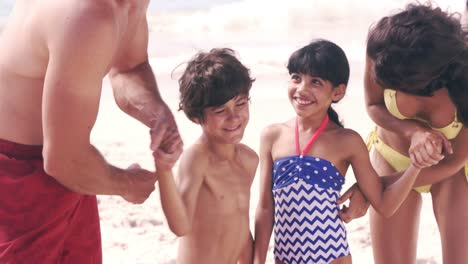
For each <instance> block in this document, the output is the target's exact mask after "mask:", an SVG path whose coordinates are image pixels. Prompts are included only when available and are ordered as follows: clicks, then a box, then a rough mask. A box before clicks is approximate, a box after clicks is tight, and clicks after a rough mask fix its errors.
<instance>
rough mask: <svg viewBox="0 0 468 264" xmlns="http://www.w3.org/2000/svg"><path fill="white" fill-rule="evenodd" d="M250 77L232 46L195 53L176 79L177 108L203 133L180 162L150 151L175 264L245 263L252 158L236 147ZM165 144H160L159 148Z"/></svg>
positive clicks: (249, 247) (246, 111)
mask: <svg viewBox="0 0 468 264" xmlns="http://www.w3.org/2000/svg"><path fill="white" fill-rule="evenodd" d="M253 81H254V80H253V79H252V78H251V77H250V74H249V70H248V69H247V68H246V67H245V66H244V65H242V63H241V62H240V61H239V60H238V59H237V58H236V57H235V53H234V51H233V50H231V49H213V50H211V51H210V52H200V53H198V54H197V55H195V57H194V58H192V60H191V61H189V63H188V65H187V68H186V69H185V71H184V74H183V75H182V77H181V78H180V79H179V85H180V104H179V106H180V109H181V110H183V111H184V113H185V114H186V116H187V117H188V118H189V119H190V120H191V121H193V122H195V123H197V124H199V125H200V126H201V128H202V134H201V136H200V137H199V138H198V139H197V140H196V142H195V143H194V144H193V145H192V146H190V147H189V148H188V149H186V150H185V151H184V153H183V155H182V158H181V160H180V165H179V170H178V182H177V184H176V183H175V181H174V179H173V177H172V173H171V168H172V166H173V164H174V160H175V159H173V158H172V157H171V154H170V153H169V154H168V153H163V152H162V151H161V152H157V153H156V154H155V155H156V157H155V158H156V161H157V162H156V166H157V168H158V174H159V188H160V194H161V204H162V207H163V210H164V213H165V215H166V218H167V220H168V224H169V227H170V229H171V231H172V232H174V233H175V234H176V235H177V236H180V237H181V238H180V241H179V250H178V254H177V263H179V264H185V263H205V264H210V263H216V264H218V263H226V264H234V263H251V262H252V249H253V240H252V235H251V232H250V228H249V200H250V187H251V184H252V181H253V178H254V176H255V171H256V169H257V165H258V156H257V154H256V153H255V152H254V151H253V150H252V149H250V148H249V147H248V146H246V145H244V144H241V143H240V141H241V139H242V137H243V134H244V130H245V127H246V126H247V123H248V121H249V91H250V88H251V86H252V82H253ZM163 147H164V144H163Z"/></svg>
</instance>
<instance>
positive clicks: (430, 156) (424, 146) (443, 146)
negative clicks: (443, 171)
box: [408, 128, 453, 168]
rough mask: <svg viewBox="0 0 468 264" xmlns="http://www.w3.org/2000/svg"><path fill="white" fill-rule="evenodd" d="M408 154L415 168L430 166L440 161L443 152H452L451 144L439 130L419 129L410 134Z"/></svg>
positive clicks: (443, 154)
mask: <svg viewBox="0 0 468 264" xmlns="http://www.w3.org/2000/svg"><path fill="white" fill-rule="evenodd" d="M410 139H411V145H410V148H409V150H408V154H409V156H410V158H411V161H412V163H413V165H414V166H416V167H417V168H425V167H430V166H432V165H436V164H437V163H439V161H441V160H442V159H443V158H444V157H445V154H452V153H453V149H452V144H451V143H450V141H448V139H447V138H446V137H445V136H444V135H443V134H442V133H440V132H439V131H436V130H433V129H430V128H427V129H419V130H417V131H416V132H414V133H413V134H412V135H411V138H410Z"/></svg>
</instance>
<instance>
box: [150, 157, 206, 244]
mask: <svg viewBox="0 0 468 264" xmlns="http://www.w3.org/2000/svg"><path fill="white" fill-rule="evenodd" d="M198 156H200V155H198ZM203 164H204V162H203V161H202V160H201V159H197V155H196V154H195V153H194V151H192V150H188V151H186V153H184V155H183V156H182V158H181V161H180V165H179V173H178V175H179V183H178V185H176V183H175V181H174V177H173V175H172V172H171V171H170V170H168V169H167V168H165V169H163V170H160V169H158V171H157V174H158V176H159V181H158V182H159V192H160V196H161V206H162V208H163V211H164V215H165V216H166V218H167V222H168V225H169V228H170V229H171V231H172V232H173V233H174V234H175V235H177V236H184V235H186V234H188V233H190V231H191V229H192V223H193V215H194V212H195V206H196V202H197V197H198V193H199V191H200V187H201V185H202V182H203V171H204V170H205V168H206V167H205V166H204V165H203Z"/></svg>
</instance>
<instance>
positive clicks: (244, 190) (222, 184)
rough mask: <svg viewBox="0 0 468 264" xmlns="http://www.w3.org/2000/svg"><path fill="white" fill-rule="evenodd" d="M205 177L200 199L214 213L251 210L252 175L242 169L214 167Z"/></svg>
mask: <svg viewBox="0 0 468 264" xmlns="http://www.w3.org/2000/svg"><path fill="white" fill-rule="evenodd" d="M212 169H213V170H212V171H211V172H208V173H207V175H206V176H205V181H204V183H203V186H202V189H201V191H200V195H199V199H200V202H201V203H202V204H206V205H209V207H210V208H211V209H212V210H213V212H218V213H222V214H224V213H233V212H239V210H241V211H244V210H248V209H249V199H250V180H249V178H250V177H251V176H250V175H247V171H246V170H245V169H243V168H242V167H230V168H223V167H222V166H216V165H214V166H213V168H212Z"/></svg>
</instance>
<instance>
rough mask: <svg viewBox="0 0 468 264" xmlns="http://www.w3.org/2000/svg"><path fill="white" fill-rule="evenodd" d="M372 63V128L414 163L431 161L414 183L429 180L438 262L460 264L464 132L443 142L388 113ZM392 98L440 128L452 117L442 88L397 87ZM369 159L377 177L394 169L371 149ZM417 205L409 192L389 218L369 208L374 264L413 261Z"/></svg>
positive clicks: (467, 255) (467, 189)
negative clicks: (422, 92) (423, 92)
mask: <svg viewBox="0 0 468 264" xmlns="http://www.w3.org/2000/svg"><path fill="white" fill-rule="evenodd" d="M372 65H373V61H372V60H371V59H369V58H367V63H366V71H365V92H366V103H367V110H368V112H369V115H370V116H371V118H372V120H373V121H374V122H375V123H376V124H377V126H378V129H377V132H378V135H379V137H380V138H381V139H382V140H383V141H384V142H385V143H386V144H387V145H389V146H391V147H392V148H393V149H395V150H397V151H398V152H400V153H403V154H405V155H407V156H409V157H411V158H412V159H413V160H417V161H418V163H420V164H428V163H431V162H435V163H437V165H434V166H432V167H430V168H425V169H423V170H422V171H421V174H420V175H419V176H418V179H417V181H416V183H415V187H416V186H422V185H426V184H432V187H431V191H430V195H431V196H432V203H433V208H434V214H435V217H436V220H437V224H438V227H439V232H440V234H441V242H442V252H443V258H444V263H447V264H450V263H466V260H467V259H468V251H467V250H466V245H467V244H468V228H466V225H467V224H466V220H467V219H468V211H467V210H466V208H468V184H467V182H466V179H465V175H464V170H463V168H464V165H465V164H466V163H467V162H468V148H466V146H467V145H468V130H467V129H466V128H463V129H462V130H461V132H460V133H459V134H458V136H457V137H456V138H455V139H452V140H450V142H448V141H447V139H446V138H445V137H442V138H441V136H440V133H438V132H437V131H435V130H432V129H430V128H429V127H428V126H427V125H426V124H423V123H420V122H415V121H411V120H400V119H397V118H395V117H394V116H392V115H391V114H390V113H389V112H388V110H387V109H386V107H385V104H384V100H383V87H381V86H380V85H378V84H377V83H376V82H375V79H374V78H373V77H372V76H373V75H374V74H373V71H372ZM396 100H397V105H398V108H399V110H400V112H401V113H402V114H403V115H405V116H408V117H416V118H420V119H423V120H427V121H428V122H429V124H430V125H431V126H433V127H445V126H446V125H448V124H450V123H451V122H452V121H453V120H454V113H455V109H456V108H455V106H454V104H453V102H452V101H451V100H450V98H449V96H448V91H447V89H440V90H437V91H436V92H435V93H434V95H433V96H431V97H423V96H415V95H411V94H407V93H404V92H401V91H397V93H396ZM434 141H438V142H439V144H442V145H443V149H444V151H443V152H441V148H440V147H439V148H432V147H431V142H434ZM371 160H372V164H373V166H374V168H375V169H376V171H377V172H378V173H379V174H380V175H389V174H393V173H395V170H394V169H393V168H392V167H391V166H390V165H389V164H388V162H387V161H385V159H383V158H382V156H381V155H380V154H379V153H378V152H377V151H372V153H371ZM393 180H394V179H393ZM390 181H391V180H390ZM390 181H389V182H390ZM421 206H422V197H421V194H420V193H418V192H416V191H411V193H410V194H409V195H408V197H407V199H406V200H405V201H404V203H403V204H402V206H401V207H400V209H399V210H398V211H397V212H396V213H395V215H393V216H391V217H390V218H383V217H381V216H380V215H378V214H376V213H375V211H374V210H371V213H370V221H371V231H372V232H371V235H372V241H373V243H372V247H373V251H374V259H375V261H376V263H378V264H386V263H388V264H392V263H412V262H413V261H414V260H415V259H416V249H417V240H418V234H419V217H420V209H421ZM423 232H424V231H423Z"/></svg>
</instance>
